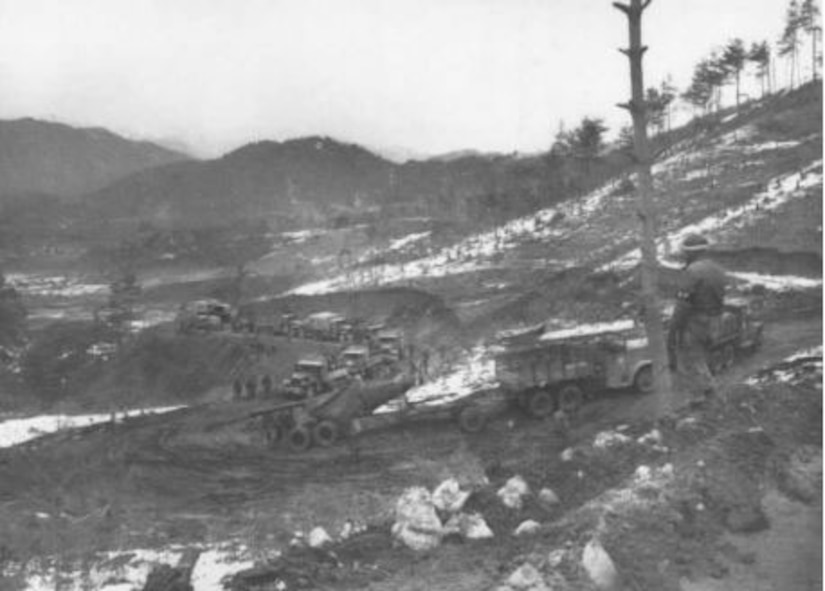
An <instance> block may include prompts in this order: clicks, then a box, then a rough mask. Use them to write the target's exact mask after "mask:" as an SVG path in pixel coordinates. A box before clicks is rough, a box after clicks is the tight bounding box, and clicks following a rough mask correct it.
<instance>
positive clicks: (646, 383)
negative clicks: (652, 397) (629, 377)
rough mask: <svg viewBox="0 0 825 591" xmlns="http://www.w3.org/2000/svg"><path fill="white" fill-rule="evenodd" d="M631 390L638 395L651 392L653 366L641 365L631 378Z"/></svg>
mask: <svg viewBox="0 0 825 591" xmlns="http://www.w3.org/2000/svg"><path fill="white" fill-rule="evenodd" d="M633 389H634V390H636V391H637V392H639V393H640V394H650V393H651V392H653V366H652V365H643V366H642V367H640V368H639V369H638V370H636V375H634V376H633Z"/></svg>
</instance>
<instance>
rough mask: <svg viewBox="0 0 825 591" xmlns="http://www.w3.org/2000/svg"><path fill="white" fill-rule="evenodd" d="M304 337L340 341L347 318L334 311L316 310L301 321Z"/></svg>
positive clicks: (344, 330)
mask: <svg viewBox="0 0 825 591" xmlns="http://www.w3.org/2000/svg"><path fill="white" fill-rule="evenodd" d="M301 326H302V329H303V334H302V336H303V337H304V338H309V339H317V340H319V341H341V340H342V337H343V335H344V334H345V332H346V326H347V319H346V318H345V317H344V316H342V315H341V314H338V313H336V312H316V313H315V314H310V315H309V316H307V317H306V318H305V319H304V321H303V322H302V323H301Z"/></svg>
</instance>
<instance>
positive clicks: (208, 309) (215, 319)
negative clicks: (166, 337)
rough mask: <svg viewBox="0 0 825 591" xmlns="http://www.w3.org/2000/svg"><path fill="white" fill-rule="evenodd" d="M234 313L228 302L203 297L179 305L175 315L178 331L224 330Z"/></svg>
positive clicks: (229, 325)
mask: <svg viewBox="0 0 825 591" xmlns="http://www.w3.org/2000/svg"><path fill="white" fill-rule="evenodd" d="M233 318H234V314H233V311H232V307H231V306H230V305H229V304H226V303H224V302H221V301H218V300H215V299H203V300H195V301H192V302H187V303H185V304H183V305H181V307H180V310H179V311H178V316H177V325H178V332H181V333H189V332H194V331H218V330H226V329H228V328H230V327H231V326H232V321H233Z"/></svg>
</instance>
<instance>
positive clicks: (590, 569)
mask: <svg viewBox="0 0 825 591" xmlns="http://www.w3.org/2000/svg"><path fill="white" fill-rule="evenodd" d="M582 566H584V570H585V571H587V574H588V575H589V576H590V579H591V580H592V581H593V583H594V584H595V585H596V587H597V588H598V589H602V590H605V591H612V590H615V589H618V584H619V573H618V572H617V571H616V566H615V565H614V564H613V560H612V559H611V558H610V555H609V554H608V553H607V551H606V550H605V549H604V547H602V545H601V542H599V541H598V540H595V539H594V540H590V542H588V543H587V546H585V547H584V552H583V553H582Z"/></svg>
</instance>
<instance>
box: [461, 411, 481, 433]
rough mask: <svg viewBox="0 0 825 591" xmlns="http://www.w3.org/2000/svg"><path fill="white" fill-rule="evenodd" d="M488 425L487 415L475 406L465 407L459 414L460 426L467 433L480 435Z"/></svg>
mask: <svg viewBox="0 0 825 591" xmlns="http://www.w3.org/2000/svg"><path fill="white" fill-rule="evenodd" d="M485 425H487V415H485V414H484V412H483V411H482V410H481V409H480V408H478V407H477V406H475V405H474V404H470V405H469V406H465V407H464V408H462V409H461V411H460V412H459V413H458V426H459V427H460V428H461V430H462V431H464V432H465V433H478V432H479V431H481V430H483V429H484V427H485Z"/></svg>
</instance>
